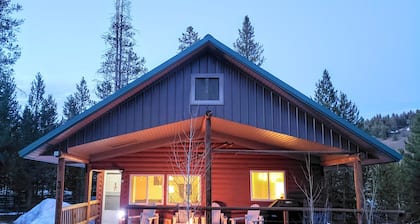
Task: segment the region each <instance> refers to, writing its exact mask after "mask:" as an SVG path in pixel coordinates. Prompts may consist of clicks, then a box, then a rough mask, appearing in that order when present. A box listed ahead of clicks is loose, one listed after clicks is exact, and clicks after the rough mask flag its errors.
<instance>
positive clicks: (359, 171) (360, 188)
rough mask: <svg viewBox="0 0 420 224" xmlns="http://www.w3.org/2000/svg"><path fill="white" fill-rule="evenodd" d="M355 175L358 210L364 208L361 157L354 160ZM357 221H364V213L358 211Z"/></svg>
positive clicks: (360, 222)
mask: <svg viewBox="0 0 420 224" xmlns="http://www.w3.org/2000/svg"><path fill="white" fill-rule="evenodd" d="M353 176H354V190H355V192H356V208H357V210H361V209H363V204H364V201H363V176H362V163H361V162H360V159H359V160H358V161H354V162H353ZM357 223H358V224H362V223H363V213H362V212H357Z"/></svg>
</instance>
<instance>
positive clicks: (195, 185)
mask: <svg viewBox="0 0 420 224" xmlns="http://www.w3.org/2000/svg"><path fill="white" fill-rule="evenodd" d="M187 183H188V180H187V177H186V176H184V175H169V176H168V199H167V200H168V204H183V203H186V202H187V200H188V194H189V197H190V203H192V204H199V203H200V202H201V194H200V193H201V180H200V176H198V175H191V176H190V184H187Z"/></svg>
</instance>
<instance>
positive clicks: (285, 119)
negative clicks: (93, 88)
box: [68, 53, 357, 150]
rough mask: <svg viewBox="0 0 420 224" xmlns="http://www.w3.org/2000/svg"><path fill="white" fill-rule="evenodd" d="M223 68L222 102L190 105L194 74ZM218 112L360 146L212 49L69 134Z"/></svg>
mask: <svg viewBox="0 0 420 224" xmlns="http://www.w3.org/2000/svg"><path fill="white" fill-rule="evenodd" d="M193 73H223V74H224V87H223V88H224V105H200V106H197V105H194V106H191V105H190V86H191V74H193ZM207 110H211V111H212V112H213V114H214V116H217V117H220V118H224V119H227V120H231V121H235V122H238V123H242V124H247V125H251V126H255V127H258V128H262V129H267V130H272V131H275V132H281V133H285V134H288V135H292V136H296V137H299V138H303V139H307V140H310V141H316V142H318V143H322V144H326V145H331V146H336V147H342V148H345V149H352V150H356V148H357V147H356V146H354V145H353V146H352V144H350V143H349V141H348V140H347V139H346V138H344V137H343V136H341V135H340V134H338V133H337V132H335V131H334V130H331V129H330V128H329V127H327V126H326V125H324V124H323V123H322V122H321V121H319V120H318V119H316V118H314V116H313V115H312V114H310V113H309V112H308V111H305V110H303V109H302V108H299V107H298V106H296V105H294V104H293V103H292V102H291V101H289V100H288V99H286V98H285V97H283V96H280V95H279V94H278V93H276V92H275V91H273V90H272V89H270V88H269V87H267V86H265V85H263V84H262V83H261V82H259V81H258V80H256V79H255V78H253V77H252V76H250V75H248V74H245V73H244V72H243V71H242V70H241V69H239V68H237V67H236V66H233V65H232V64H230V63H228V62H227V61H225V60H223V61H222V60H220V59H219V58H216V57H215V56H213V55H211V54H210V53H209V54H206V55H202V56H200V57H197V58H195V59H194V60H191V61H188V62H186V63H184V64H182V65H180V66H179V67H177V68H176V69H174V70H172V71H170V72H168V74H166V75H164V76H163V77H162V78H161V79H160V80H158V81H156V82H154V83H153V84H152V85H150V86H148V87H147V88H145V89H143V90H142V91H141V92H139V93H137V94H136V95H134V96H132V97H131V98H129V99H128V100H126V101H125V102H124V103H122V104H120V105H118V106H117V107H115V108H113V109H111V110H110V111H109V112H107V113H106V114H104V115H102V116H101V117H99V118H98V119H96V120H95V121H93V122H92V123H91V124H90V125H88V126H86V127H85V128H84V129H82V130H80V131H79V132H77V133H76V134H74V135H73V136H71V137H70V138H69V141H68V143H69V146H74V145H78V144H83V143H87V142H91V141H95V140H99V139H104V138H108V137H112V136H117V135H121V134H126V133H130V132H133V131H137V130H142V129H147V128H151V127H156V126H159V125H164V124H167V123H172V122H176V121H181V120H185V119H189V118H190V117H191V116H202V115H204V114H205V112H206V111H207Z"/></svg>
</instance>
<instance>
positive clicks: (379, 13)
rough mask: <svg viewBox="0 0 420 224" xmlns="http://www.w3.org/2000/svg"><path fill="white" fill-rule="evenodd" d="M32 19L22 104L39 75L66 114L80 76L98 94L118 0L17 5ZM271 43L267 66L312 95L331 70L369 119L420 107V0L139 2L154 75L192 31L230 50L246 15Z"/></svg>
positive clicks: (141, 35)
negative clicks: (68, 99)
mask: <svg viewBox="0 0 420 224" xmlns="http://www.w3.org/2000/svg"><path fill="white" fill-rule="evenodd" d="M14 2H18V3H20V4H21V5H22V6H23V10H22V11H20V12H19V13H17V14H16V16H17V17H20V18H22V19H24V20H25V22H24V24H23V25H22V26H21V28H20V32H19V34H18V43H19V45H20V46H21V48H22V56H21V58H20V59H19V60H18V62H17V64H16V65H15V67H14V68H15V80H16V84H17V86H18V88H19V89H20V91H19V93H18V98H19V100H20V102H21V104H22V105H23V104H25V103H26V102H27V94H28V93H29V91H30V85H31V81H32V80H33V79H34V77H35V75H36V74H37V73H38V72H40V73H41V74H42V76H43V77H44V80H45V84H46V92H47V94H52V95H53V97H54V98H55V99H56V101H57V103H58V110H59V113H60V114H61V113H62V106H63V102H64V100H65V99H66V97H67V96H68V95H70V94H72V93H74V92H75V89H76V84H77V83H79V82H80V80H81V78H82V76H85V79H86V80H87V82H88V85H89V88H90V89H91V94H92V95H94V93H93V91H94V87H95V85H96V81H97V80H98V79H101V76H100V74H98V73H97V70H98V68H99V66H100V63H101V61H102V55H103V54H104V52H105V50H106V48H107V46H106V45H105V42H104V41H103V39H102V36H103V35H104V34H105V33H106V32H107V31H108V29H109V26H110V18H111V17H112V15H113V11H114V3H113V2H114V1H113V0H72V1H54V0H36V1H34V0H21V1H18V0H15V1H14ZM245 15H248V16H249V17H250V20H251V23H252V25H253V26H254V29H255V40H256V41H258V42H259V43H261V44H262V45H263V47H264V56H265V58H266V61H265V63H264V64H263V65H262V68H264V69H265V70H267V71H268V72H270V73H272V74H273V75H275V76H277V77H278V78H279V79H281V80H283V81H284V82H286V83H288V84H289V85H291V86H292V87H294V88H296V89H297V90H299V91H300V92H302V93H304V94H305V95H307V96H309V97H312V96H313V95H314V89H315V83H316V82H317V81H318V80H319V79H320V78H321V76H322V72H323V70H324V69H327V70H328V71H329V73H330V75H331V78H332V82H333V85H334V86H335V88H336V89H338V90H339V91H342V92H344V93H346V94H347V95H348V97H349V98H350V99H351V100H352V101H353V102H355V103H356V105H357V106H358V108H359V110H360V113H361V115H362V116H363V117H365V118H371V117H372V116H374V115H376V114H383V115H385V114H391V113H401V112H405V111H409V110H415V109H420V90H419V86H420V1H417V0H401V1H387V0H384V1H382V0H381V1H379V0H375V1H366V0H352V1H347V0H346V1H333V0H330V1H327V0H325V1H292V0H290V1H280V0H272V1H255V0H251V1H249V0H242V1H226V0H224V1H221V0H213V1H205V0H202V1H197V0H195V1H194V0H178V1H162V0H149V1H144V0H132V7H131V16H132V25H133V26H134V28H135V29H136V52H137V53H138V55H140V56H142V57H145V59H146V66H147V68H148V69H149V70H151V69H153V68H154V67H156V66H158V65H160V64H161V63H163V62H164V61H166V60H167V59H169V58H171V57H172V56H174V55H175V54H177V49H178V45H179V42H178V38H179V37H180V36H181V34H182V33H183V32H185V30H186V27H187V26H193V27H194V29H195V30H196V31H197V32H198V33H199V35H200V37H204V36H205V35H206V34H211V35H213V36H214V37H215V38H216V39H218V40H219V41H221V42H222V43H224V44H225V45H227V46H229V47H231V48H232V47H233V46H232V45H233V42H234V41H235V40H236V39H237V37H238V29H239V28H241V26H242V22H243V19H244V16H245Z"/></svg>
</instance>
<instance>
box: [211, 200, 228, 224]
mask: <svg viewBox="0 0 420 224" xmlns="http://www.w3.org/2000/svg"><path fill="white" fill-rule="evenodd" d="M211 207H213V208H214V207H220V205H219V204H218V203H216V202H213V203H211ZM227 221H228V218H227V217H225V215H224V214H223V213H222V211H221V210H220V209H213V210H212V211H211V223H212V224H227Z"/></svg>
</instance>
